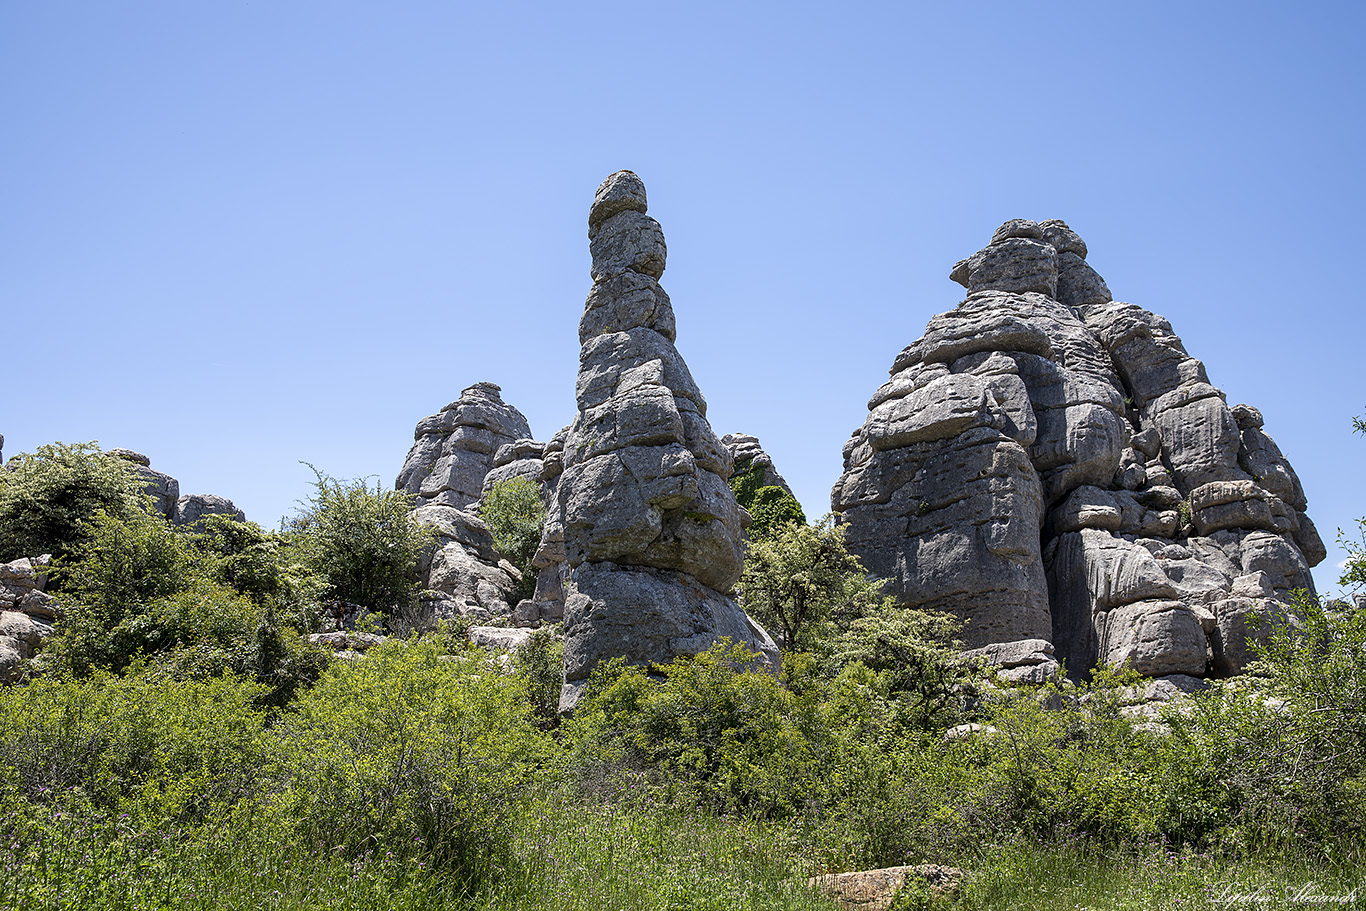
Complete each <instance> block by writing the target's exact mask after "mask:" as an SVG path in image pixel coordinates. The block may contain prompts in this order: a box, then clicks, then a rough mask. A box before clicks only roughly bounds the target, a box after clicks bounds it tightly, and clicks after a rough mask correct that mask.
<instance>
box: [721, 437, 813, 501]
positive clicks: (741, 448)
mask: <svg viewBox="0 0 1366 911" xmlns="http://www.w3.org/2000/svg"><path fill="white" fill-rule="evenodd" d="M721 445H722V446H724V447H726V452H728V453H730V458H731V461H732V462H734V463H735V470H736V471H737V472H739V471H746V470H748V471H753V472H755V473H756V474H757V475H758V478H757V483H756V484H755V486H756V487H779V488H782V489H783V490H784V491H786V492H787V495H788V496H790V497H794V498H795V494H793V493H792V488H791V487H789V486H788V484H787V481H786V480H785V479H784V478H783V476H782V475H780V474H778V469H776V468H774V467H773V458H772V457H771V456H769V454H768V453H766V452H764V447H762V446H760V445H759V438H758V437H756V436H750V435H749V434H747V433H728V434H726V435H725V436H723V437H722V438H721Z"/></svg>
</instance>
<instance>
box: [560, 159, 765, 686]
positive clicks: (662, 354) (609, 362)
mask: <svg viewBox="0 0 1366 911" xmlns="http://www.w3.org/2000/svg"><path fill="white" fill-rule="evenodd" d="M645 213H646V203H645V185H644V184H643V183H642V182H641V180H640V178H639V177H637V176H636V175H635V174H633V173H632V172H630V171H618V172H616V173H615V174H612V175H611V176H609V177H608V178H607V180H605V181H603V183H602V185H601V186H600V187H598V191H597V194H596V195H595V197H594V199H593V206H592V209H591V210H590V211H589V215H588V237H589V241H590V252H591V254H592V260H593V265H592V275H593V287H592V289H591V290H590V291H589V292H588V300H587V302H586V304H585V307H584V313H583V318H582V319H581V321H580V323H579V341H580V344H581V346H582V347H581V348H580V352H579V377H578V384H577V388H576V396H577V400H578V415H577V417H576V418H575V419H574V423H573V424H572V425H571V427H570V428H569V432H568V434H567V435H566V437H565V440H564V449H563V454H562V456H561V457H560V461H559V462H558V463H557V465H556V469H557V470H559V469H560V466H561V465H562V470H563V474H562V475H561V476H560V478H559V483H558V486H557V488H556V493H555V500H554V503H553V504H552V507H551V515H550V517H549V519H548V521H547V527H546V533H545V536H544V538H543V539H542V540H543V543H542V551H543V554H542V555H538V557H539V559H538V563H542V564H544V563H549V562H553V560H554V559H556V558H558V557H559V556H560V555H561V554H563V559H565V560H566V561H567V562H568V564H569V567H570V572H569V581H568V584H567V586H566V592H565V594H566V601H565V664H564V669H565V687H564V692H563V694H562V697H561V709H562V710H569V709H572V708H573V706H574V704H575V703H576V702H577V700H578V697H579V695H580V693H581V692H582V688H583V684H584V682H585V681H586V680H587V677H588V675H589V674H590V673H591V671H592V669H593V667H594V666H595V665H596V664H597V663H598V662H599V661H602V660H607V659H610V658H614V657H618V656H620V657H624V658H626V660H627V661H629V662H631V663H634V664H650V663H656V662H666V661H669V660H671V659H672V658H674V657H676V656H679V655H692V654H697V653H699V652H702V651H705V650H706V649H707V648H709V647H710V646H711V645H712V644H713V643H715V642H716V641H718V640H719V639H721V638H723V637H727V638H729V639H731V640H732V641H733V642H736V643H739V644H744V645H748V646H750V647H751V648H753V649H755V650H756V651H759V652H761V653H762V654H764V655H765V656H766V657H768V658H769V659H770V660H773V661H775V660H776V649H775V648H774V646H773V642H772V640H771V639H769V637H768V635H767V634H766V633H765V632H764V631H763V630H762V629H761V628H759V627H758V626H757V625H756V624H755V623H753V622H752V621H751V620H750V619H749V618H748V617H747V616H746V615H745V613H744V612H743V611H742V610H741V609H740V608H739V606H738V605H737V604H736V602H735V601H734V599H733V598H732V597H731V596H730V592H731V589H732V588H733V587H734V585H735V583H736V582H737V581H738V580H739V578H740V572H741V569H742V568H743V563H744V526H745V525H746V524H747V523H748V516H747V515H746V514H745V513H744V511H743V510H742V509H741V508H740V507H739V506H738V505H737V504H736V502H735V496H734V494H733V493H732V492H731V490H730V487H729V486H728V485H727V483H726V481H727V479H728V478H729V477H730V474H731V470H732V461H731V457H730V454H729V453H728V452H727V451H726V448H725V447H724V446H722V445H721V443H720V441H719V440H718V439H717V437H716V435H715V434H714V433H713V432H712V429H711V426H710V424H708V423H707V417H706V414H707V403H706V400H705V399H703V397H702V393H701V392H700V391H699V390H698V388H697V384H696V383H694V382H693V378H692V375H691V373H689V371H688V366H687V364H685V363H684V362H683V358H682V357H681V356H680V355H679V353H678V350H677V349H676V348H675V347H674V344H673V343H674V338H675V328H674V315H673V308H672V306H671V304H670V302H669V296H668V295H667V294H665V293H664V289H663V288H661V287H660V286H659V282H658V279H659V277H660V276H661V275H662V274H663V272H664V261H665V255H666V248H665V244H664V234H663V232H662V231H661V230H660V227H659V223H658V222H656V221H655V220H654V219H653V218H650V217H649V216H648V215H646V214H645ZM547 555H548V556H547Z"/></svg>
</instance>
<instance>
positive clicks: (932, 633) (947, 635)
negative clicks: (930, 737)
mask: <svg viewBox="0 0 1366 911" xmlns="http://www.w3.org/2000/svg"><path fill="white" fill-rule="evenodd" d="M960 626H961V624H960V623H959V622H958V621H957V620H955V619H953V618H952V617H949V616H947V615H945V614H937V613H930V612H926V611H918V610H911V609H909V608H903V607H898V606H897V604H896V602H895V601H894V600H893V599H891V598H883V599H882V600H881V601H880V602H878V603H877V604H876V605H874V606H873V607H872V608H871V609H869V610H868V611H867V613H865V614H864V616H862V617H858V618H856V619H854V620H852V621H851V622H850V623H849V626H848V628H847V629H846V630H844V631H843V632H842V633H841V634H840V635H839V636H838V637H837V638H836V640H835V642H834V645H833V649H834V652H835V661H836V663H837V665H848V664H851V663H853V662H859V663H861V664H863V665H864V666H865V667H867V668H869V669H870V670H872V671H874V672H875V673H877V674H879V675H881V677H882V678H883V686H884V687H885V689H886V691H887V693H888V694H889V695H891V696H893V697H895V698H896V699H897V704H898V707H899V709H900V710H901V711H902V712H904V713H905V718H904V721H905V723H907V724H909V725H911V726H913V727H915V728H917V729H919V730H921V731H924V732H928V731H932V730H933V731H942V730H944V729H946V728H948V727H949V726H951V725H953V724H956V723H957V722H958V721H959V720H960V718H961V717H962V716H963V714H964V712H965V710H966V707H967V703H968V702H970V701H973V700H975V699H976V698H977V697H978V695H979V692H978V687H977V686H976V682H977V680H978V678H980V676H981V668H980V666H978V665H977V664H975V663H973V662H969V661H966V660H964V658H963V657H962V653H961V652H960V651H959V648H958V646H959V645H960V643H957V642H955V641H954V639H953V636H954V634H955V633H957V632H958V630H959V628H960Z"/></svg>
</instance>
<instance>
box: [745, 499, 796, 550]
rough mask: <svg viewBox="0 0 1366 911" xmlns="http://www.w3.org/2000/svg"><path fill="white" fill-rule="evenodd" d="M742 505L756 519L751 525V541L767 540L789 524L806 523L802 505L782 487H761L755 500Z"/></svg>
mask: <svg viewBox="0 0 1366 911" xmlns="http://www.w3.org/2000/svg"><path fill="white" fill-rule="evenodd" d="M740 505H742V506H744V507H745V509H747V510H749V514H750V517H751V518H753V520H754V521H753V524H751V525H750V526H749V537H750V540H751V541H762V540H767V539H769V538H772V537H773V536H774V535H776V534H778V532H779V531H781V530H782V529H783V528H786V527H787V526H790V525H805V524H806V513H804V512H802V505H801V504H800V503H798V502H797V498H796V497H794V496H792V494H790V493H788V492H787V491H786V490H783V489H782V488H781V487H760V488H759V489H758V490H756V491H755V492H754V499H753V500H751V501H750V502H749V503H742V504H740Z"/></svg>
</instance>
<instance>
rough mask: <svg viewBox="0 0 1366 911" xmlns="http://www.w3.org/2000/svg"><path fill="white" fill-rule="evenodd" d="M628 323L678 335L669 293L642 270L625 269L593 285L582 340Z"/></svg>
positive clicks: (581, 323) (581, 326) (581, 328)
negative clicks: (640, 271)
mask: <svg viewBox="0 0 1366 911" xmlns="http://www.w3.org/2000/svg"><path fill="white" fill-rule="evenodd" d="M628 327H641V328H645V329H653V330H654V331H656V332H658V333H659V334H660V335H662V336H664V337H665V338H666V339H668V340H669V341H671V342H672V341H674V340H675V339H676V338H677V336H678V330H677V327H676V325H675V320H674V311H673V304H672V303H671V302H670V301H669V295H668V294H666V293H664V289H663V288H661V287H660V286H659V282H657V281H656V280H655V279H653V278H651V277H650V276H648V275H643V274H641V273H639V272H630V271H627V272H621V273H618V274H616V275H613V276H610V277H609V278H607V279H605V280H604V281H602V282H600V283H599V284H596V285H594V286H593V288H592V290H591V291H589V292H588V302H587V306H585V308H584V311H583V317H582V318H581V319H580V320H579V343H580V344H586V343H587V342H588V341H589V340H590V339H593V338H595V337H597V336H599V335H605V334H607V333H609V332H620V331H622V330H623V329H624V328H628Z"/></svg>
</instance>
